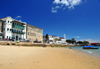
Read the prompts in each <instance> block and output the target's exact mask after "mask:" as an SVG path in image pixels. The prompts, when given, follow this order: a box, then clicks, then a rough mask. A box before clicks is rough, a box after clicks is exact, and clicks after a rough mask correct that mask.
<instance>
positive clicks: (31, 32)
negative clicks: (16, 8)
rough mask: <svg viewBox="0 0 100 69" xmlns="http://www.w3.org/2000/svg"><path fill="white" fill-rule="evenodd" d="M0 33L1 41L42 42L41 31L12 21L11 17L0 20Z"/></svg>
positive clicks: (23, 23)
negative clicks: (0, 34)
mask: <svg viewBox="0 0 100 69" xmlns="http://www.w3.org/2000/svg"><path fill="white" fill-rule="evenodd" d="M0 32H1V33H2V38H3V39H12V40H14V41H19V40H23V39H24V40H30V41H32V42H34V41H35V40H38V41H41V42H42V40H43V29H41V28H38V27H35V26H32V25H29V24H27V23H25V22H21V21H18V20H15V19H13V18H12V17H5V18H1V19H0Z"/></svg>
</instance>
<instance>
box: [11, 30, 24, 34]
mask: <svg viewBox="0 0 100 69" xmlns="http://www.w3.org/2000/svg"><path fill="white" fill-rule="evenodd" d="M12 33H17V34H25V32H19V31H13V30H12Z"/></svg>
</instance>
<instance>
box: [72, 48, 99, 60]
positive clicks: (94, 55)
mask: <svg viewBox="0 0 100 69" xmlns="http://www.w3.org/2000/svg"><path fill="white" fill-rule="evenodd" d="M72 49H73V50H76V51H79V52H82V53H84V54H87V55H89V56H92V57H95V58H97V59H100V55H99V53H98V52H95V51H94V49H91V50H89V49H86V50H84V49H77V48H76V49H75V48H72Z"/></svg>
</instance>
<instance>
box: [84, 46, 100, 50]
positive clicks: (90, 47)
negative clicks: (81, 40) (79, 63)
mask: <svg viewBox="0 0 100 69" xmlns="http://www.w3.org/2000/svg"><path fill="white" fill-rule="evenodd" d="M83 49H99V48H96V47H94V46H84V47H83Z"/></svg>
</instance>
